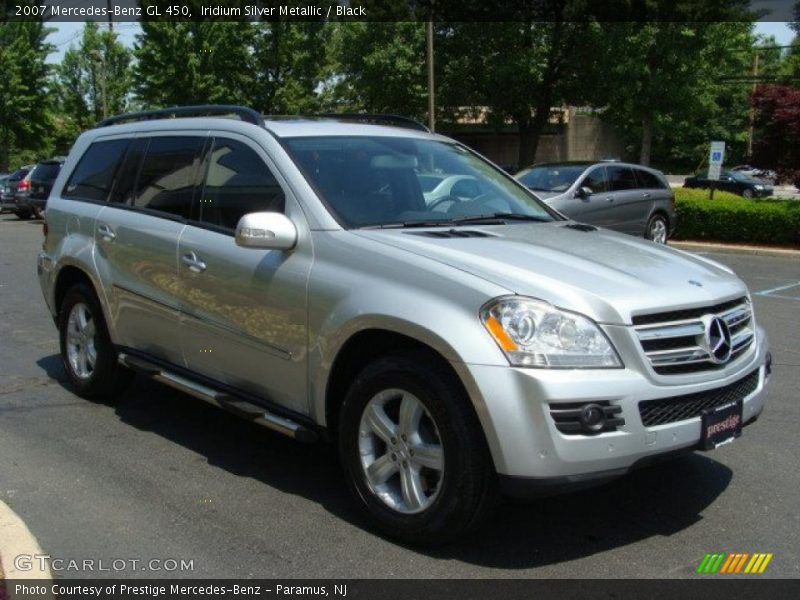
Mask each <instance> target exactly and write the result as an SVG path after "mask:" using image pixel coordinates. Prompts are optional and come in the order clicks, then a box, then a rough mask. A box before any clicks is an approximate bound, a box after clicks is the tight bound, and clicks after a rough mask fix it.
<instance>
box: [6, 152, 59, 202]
mask: <svg viewBox="0 0 800 600" xmlns="http://www.w3.org/2000/svg"><path fill="white" fill-rule="evenodd" d="M65 160H66V157H64V156H55V157H53V158H50V159H47V160H43V161H40V162H39V163H38V164H37V165H36V166H35V167H34V168H33V170H32V171H31V173H30V175H29V179H30V186H29V187H28V189H27V191H26V192H25V194H24V195H23V194H22V193H20V192H17V206H18V207H22V206H26V207H27V208H28V209H29V210H30V212H31V213H32V214H33V215H35V216H36V217H41V216H42V214H43V213H44V209H45V207H46V206H47V197H48V196H49V195H50V190H52V189H53V182H54V181H55V180H56V177H58V174H59V173H60V172H61V167H62V165H63V164H64V161H65Z"/></svg>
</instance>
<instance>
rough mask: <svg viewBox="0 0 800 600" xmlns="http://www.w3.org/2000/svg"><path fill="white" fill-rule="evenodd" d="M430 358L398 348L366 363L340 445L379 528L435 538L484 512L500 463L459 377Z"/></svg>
mask: <svg viewBox="0 0 800 600" xmlns="http://www.w3.org/2000/svg"><path fill="white" fill-rule="evenodd" d="M426 362H427V363H428V364H424V363H423V361H421V360H413V359H411V358H409V357H403V356H390V357H385V358H381V359H378V360H376V361H375V362H373V363H372V364H370V365H369V366H368V367H367V368H366V369H364V371H362V372H361V374H360V375H359V376H358V377H357V378H356V380H355V381H354V382H353V384H352V385H351V387H350V390H349V391H348V393H347V395H346V397H345V400H344V403H343V405H342V410H341V416H340V423H339V425H340V427H339V450H340V454H341V460H342V464H343V466H344V470H345V473H346V475H347V479H348V484H349V486H350V488H351V491H352V492H353V494H354V496H355V498H356V500H357V502H358V504H359V506H360V507H361V508H362V510H363V511H364V512H365V513H366V515H367V516H368V518H369V519H370V520H371V521H372V523H373V524H374V525H375V527H376V528H377V529H379V530H380V531H381V532H383V533H385V534H386V535H388V536H390V537H394V538H397V539H400V540H402V541H405V542H408V543H412V544H424V545H436V544H441V543H444V542H447V541H450V540H452V539H454V538H455V537H457V536H459V535H462V534H464V533H466V532H467V531H469V530H470V529H472V528H473V527H475V526H476V525H477V524H478V523H479V522H480V520H481V517H482V516H483V514H484V513H485V511H486V508H487V507H488V506H489V505H490V500H491V499H492V497H493V491H494V472H493V468H492V463H491V459H490V457H489V453H488V449H487V448H486V442H485V440H484V437H483V433H482V431H481V429H480V425H479V423H478V420H477V417H476V416H475V413H474V411H473V409H472V407H471V406H470V404H469V401H468V399H467V398H466V396H465V394H464V392H463V390H462V389H461V386H460V383H459V382H458V381H457V380H456V379H455V376H454V375H453V374H452V373H449V372H448V371H447V370H446V369H444V368H437V367H433V366H431V363H432V361H426Z"/></svg>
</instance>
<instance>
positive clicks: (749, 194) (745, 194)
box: [742, 188, 753, 199]
mask: <svg viewBox="0 0 800 600" xmlns="http://www.w3.org/2000/svg"><path fill="white" fill-rule="evenodd" d="M742 196H743V197H744V198H748V199H750V198H752V197H753V190H751V189H750V188H745V189H744V190H742Z"/></svg>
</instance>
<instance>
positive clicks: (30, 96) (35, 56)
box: [0, 21, 51, 172]
mask: <svg viewBox="0 0 800 600" xmlns="http://www.w3.org/2000/svg"><path fill="white" fill-rule="evenodd" d="M49 31H50V30H49V29H48V28H46V27H45V26H44V24H43V23H42V22H39V21H26V22H9V23H0V82H2V84H0V172H6V171H8V170H9V168H11V167H15V166H18V165H17V164H16V162H15V163H13V164H12V163H11V160H12V158H13V159H14V160H15V161H18V160H19V159H18V158H16V157H17V156H18V154H19V153H21V152H25V151H33V150H37V149H39V148H41V147H43V146H44V144H45V136H46V133H47V131H48V118H47V108H48V101H49V94H48V89H47V78H48V74H49V68H48V66H47V64H46V63H45V59H46V58H47V55H48V53H49V52H50V49H51V46H50V45H49V44H47V43H46V42H45V38H46V37H47V34H48V33H49ZM26 158H28V157H27V156H26Z"/></svg>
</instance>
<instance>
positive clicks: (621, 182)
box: [606, 167, 639, 192]
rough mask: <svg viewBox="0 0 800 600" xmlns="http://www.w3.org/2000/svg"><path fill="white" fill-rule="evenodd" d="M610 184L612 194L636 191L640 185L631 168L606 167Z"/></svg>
mask: <svg viewBox="0 0 800 600" xmlns="http://www.w3.org/2000/svg"><path fill="white" fill-rule="evenodd" d="M606 170H607V171H608V184H609V189H610V190H611V191H612V192H621V191H623V190H634V189H636V187H637V186H638V185H639V184H638V182H637V181H636V176H635V175H634V174H633V169H631V168H630V167H606Z"/></svg>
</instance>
